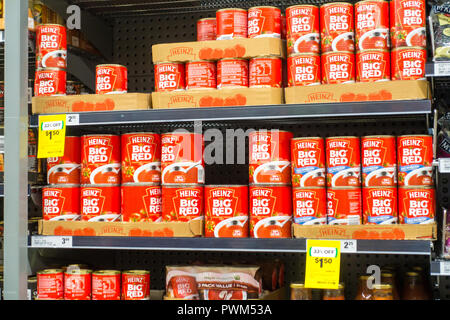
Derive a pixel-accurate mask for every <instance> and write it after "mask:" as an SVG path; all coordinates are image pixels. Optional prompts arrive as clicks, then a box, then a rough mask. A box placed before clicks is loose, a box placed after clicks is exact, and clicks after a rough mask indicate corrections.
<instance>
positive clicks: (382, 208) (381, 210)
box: [362, 186, 398, 224]
mask: <svg viewBox="0 0 450 320" xmlns="http://www.w3.org/2000/svg"><path fill="white" fill-rule="evenodd" d="M362 195H363V216H364V224H395V223H397V217H398V210H397V209H398V205H397V202H398V200H397V186H392V187H364V188H363V189H362Z"/></svg>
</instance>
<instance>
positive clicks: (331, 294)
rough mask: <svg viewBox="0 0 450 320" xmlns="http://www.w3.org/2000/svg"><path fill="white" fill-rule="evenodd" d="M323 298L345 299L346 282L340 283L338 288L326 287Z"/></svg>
mask: <svg viewBox="0 0 450 320" xmlns="http://www.w3.org/2000/svg"><path fill="white" fill-rule="evenodd" d="M322 300H345V295H344V284H343V283H340V284H339V287H338V288H337V289H324V291H323V297H322Z"/></svg>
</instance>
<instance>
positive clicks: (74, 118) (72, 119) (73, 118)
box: [66, 113, 80, 126]
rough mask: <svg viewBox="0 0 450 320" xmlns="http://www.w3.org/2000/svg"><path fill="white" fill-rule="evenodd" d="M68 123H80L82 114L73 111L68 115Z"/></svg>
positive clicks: (75, 124) (74, 124)
mask: <svg viewBox="0 0 450 320" xmlns="http://www.w3.org/2000/svg"><path fill="white" fill-rule="evenodd" d="M66 124H67V125H68V126H77V125H79V124H80V115H79V114H78V113H71V114H67V115H66Z"/></svg>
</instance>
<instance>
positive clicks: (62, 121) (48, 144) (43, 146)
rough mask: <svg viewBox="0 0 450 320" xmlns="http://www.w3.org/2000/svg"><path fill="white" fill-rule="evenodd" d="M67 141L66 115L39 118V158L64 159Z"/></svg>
mask: <svg viewBox="0 0 450 320" xmlns="http://www.w3.org/2000/svg"><path fill="white" fill-rule="evenodd" d="M65 140H66V115H65V114H57V115H48V116H47V115H46V116H39V134H38V152H37V157H38V158H51V157H62V156H63V155H64V142H65Z"/></svg>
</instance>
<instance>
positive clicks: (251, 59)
mask: <svg viewBox="0 0 450 320" xmlns="http://www.w3.org/2000/svg"><path fill="white" fill-rule="evenodd" d="M258 59H277V60H281V57H280V56H276V55H267V56H258V57H253V58H250V61H253V60H258Z"/></svg>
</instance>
